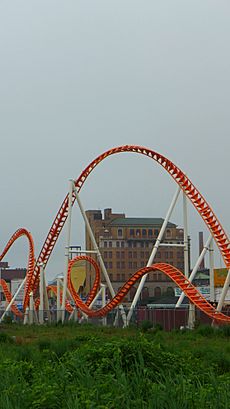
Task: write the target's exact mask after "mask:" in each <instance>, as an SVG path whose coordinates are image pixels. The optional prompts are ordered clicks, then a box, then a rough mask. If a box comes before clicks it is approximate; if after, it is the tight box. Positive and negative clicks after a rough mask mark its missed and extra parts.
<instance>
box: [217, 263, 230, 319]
mask: <svg viewBox="0 0 230 409" xmlns="http://www.w3.org/2000/svg"><path fill="white" fill-rule="evenodd" d="M229 286H230V270H228V274H227V277H226V280H225V283H224V286H223V290H222V292H221V295H220V300H219V302H218V305H217V311H221V310H222V307H223V304H224V300H225V297H226V295H227V292H228V290H229Z"/></svg>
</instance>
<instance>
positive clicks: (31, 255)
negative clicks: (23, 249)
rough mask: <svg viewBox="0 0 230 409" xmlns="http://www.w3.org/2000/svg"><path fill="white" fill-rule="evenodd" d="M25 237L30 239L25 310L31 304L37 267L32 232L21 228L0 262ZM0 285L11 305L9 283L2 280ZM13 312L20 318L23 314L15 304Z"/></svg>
mask: <svg viewBox="0 0 230 409" xmlns="http://www.w3.org/2000/svg"><path fill="white" fill-rule="evenodd" d="M22 236H25V237H26V238H27V239H28V243H29V256H28V265H27V274H26V284H25V290H24V304H23V308H24V310H25V309H26V307H27V306H28V304H29V293H30V292H31V291H32V288H31V279H32V277H33V272H34V266H35V257H34V241H33V238H32V235H31V234H30V232H28V231H27V230H26V229H24V228H21V229H18V230H17V231H16V232H15V233H14V234H13V235H12V236H11V238H10V240H9V241H8V243H7V244H6V246H5V248H4V250H3V252H2V254H1V255H0V261H1V260H2V259H3V258H4V257H5V255H6V254H7V253H8V251H9V250H10V248H11V247H12V245H13V244H14V242H15V241H16V240H18V239H19V238H20V237H22ZM0 285H1V286H2V289H3V292H4V294H5V297H6V300H7V302H8V303H10V301H11V299H12V295H11V293H10V291H9V289H8V286H7V283H6V282H5V280H3V279H1V280H0ZM11 310H12V311H13V312H14V313H15V314H16V315H18V316H20V317H21V316H22V313H21V312H20V311H19V309H18V308H17V306H16V305H15V304H13V305H12V307H11Z"/></svg>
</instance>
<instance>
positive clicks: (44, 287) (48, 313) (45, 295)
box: [42, 266, 51, 322]
mask: <svg viewBox="0 0 230 409" xmlns="http://www.w3.org/2000/svg"><path fill="white" fill-rule="evenodd" d="M42 269H43V294H44V307H45V311H46V313H47V318H48V321H49V322H51V314H50V307H49V300H48V293H47V284H46V277H45V273H44V266H42Z"/></svg>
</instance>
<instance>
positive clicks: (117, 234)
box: [85, 208, 184, 302]
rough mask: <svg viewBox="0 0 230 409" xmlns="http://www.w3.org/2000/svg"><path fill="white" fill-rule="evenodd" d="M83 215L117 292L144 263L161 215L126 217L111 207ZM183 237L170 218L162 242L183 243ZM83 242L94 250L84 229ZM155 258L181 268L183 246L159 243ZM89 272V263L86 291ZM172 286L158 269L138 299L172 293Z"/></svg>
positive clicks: (90, 276) (158, 227) (87, 284)
mask: <svg viewBox="0 0 230 409" xmlns="http://www.w3.org/2000/svg"><path fill="white" fill-rule="evenodd" d="M86 215H87V218H88V220H89V222H90V225H91V228H92V230H93V233H94V236H95V239H96V241H97V244H98V246H99V249H100V252H101V255H102V257H103V260H104V263H105V266H106V268H107V271H108V274H109V276H110V280H111V282H112V284H113V287H114V290H115V292H117V291H118V290H119V289H120V288H121V286H122V285H123V284H124V283H125V282H126V281H127V280H128V278H129V277H130V276H131V275H132V274H133V273H134V272H135V271H137V270H138V269H140V268H141V267H144V266H146V264H147V262H148V259H149V256H150V254H151V251H152V248H153V245H154V243H155V242H156V238H157V236H158V234H159V231H160V228H161V226H162V224H163V222H164V219H162V218H144V217H126V216H125V214H124V213H113V212H112V209H110V208H109V209H105V210H104V217H103V215H102V211H101V210H88V211H86ZM183 239H184V231H183V229H181V228H178V227H177V225H176V224H174V223H170V222H169V223H168V225H167V229H166V232H165V235H164V238H163V240H162V243H164V244H167V243H169V244H183ZM85 242H86V243H85V244H86V249H87V250H93V246H92V243H91V240H90V237H89V235H88V232H87V231H86V233H85ZM155 261H156V262H166V263H169V264H171V265H173V266H175V267H177V268H179V269H180V270H183V268H184V250H183V247H172V246H168V247H167V246H162V247H160V248H159V250H158V252H157V254H156V258H155ZM92 273H93V272H92V266H91V265H87V274H86V292H87V291H88V290H89V288H90V287H91V286H92V283H93V278H92V275H93V274H92ZM174 286H175V285H174V283H173V282H172V281H171V280H170V279H169V278H168V277H167V276H166V275H164V274H162V273H161V272H154V273H150V274H149V276H148V278H147V280H146V283H145V287H144V288H143V290H142V294H141V299H142V300H148V299H149V298H152V297H160V296H161V295H163V294H168V295H173V294H174ZM136 287H137V286H136ZM136 287H133V288H132V289H131V291H130V293H129V294H128V295H127V298H126V299H125V302H130V301H131V300H132V299H133V297H134V294H135V292H136Z"/></svg>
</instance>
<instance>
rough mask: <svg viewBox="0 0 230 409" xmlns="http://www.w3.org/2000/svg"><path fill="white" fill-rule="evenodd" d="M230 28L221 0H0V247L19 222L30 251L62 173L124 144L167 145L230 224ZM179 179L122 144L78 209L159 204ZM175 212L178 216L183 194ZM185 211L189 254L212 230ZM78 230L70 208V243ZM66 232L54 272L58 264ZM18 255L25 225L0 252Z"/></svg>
mask: <svg viewBox="0 0 230 409" xmlns="http://www.w3.org/2000/svg"><path fill="white" fill-rule="evenodd" d="M229 39H230V2H229V0H226V1H223V0H219V1H216V0H215V1H214V0H202V1H200V0H190V1H189V0H180V1H179V0H173V1H172V0H168V1H167V0H163V1H160V0H158V1H153V0H139V1H136V0H116V1H111V0H101V1H99V0H91V1H87V0H84V1H83V0H82V1H79V0H72V1H70V0H68V1H63V0H62V1H59V0H39V1H38V0H37V1H33V0H21V1H13V0H11V1H7V0H0V142H1V145H0V146H1V157H0V178H1V204H0V206H1V215H0V233H1V234H0V247H1V249H3V247H4V245H5V244H6V242H7V240H8V239H9V237H10V236H11V234H12V233H13V232H14V231H15V230H16V229H17V228H18V227H26V228H27V229H29V230H30V231H31V232H32V234H33V237H34V240H35V245H36V255H38V253H39V251H40V249H41V246H42V244H43V241H44V239H45V237H46V235H47V233H48V230H49V228H50V225H51V224H52V222H53V219H54V217H55V214H56V212H57V211H58V209H59V206H60V205H61V202H62V200H63V199H64V197H65V195H66V193H67V190H68V180H69V178H74V179H76V178H77V177H78V175H79V174H80V173H81V171H82V170H83V169H84V168H85V167H86V166H87V165H88V163H89V162H90V161H91V160H93V159H94V158H95V157H96V156H97V155H99V154H100V153H102V152H103V151H105V150H107V149H109V148H111V147H114V146H117V145H123V144H139V145H145V146H147V147H149V148H151V149H153V150H156V151H158V152H160V153H162V154H164V155H165V156H167V157H169V159H171V160H172V161H173V162H175V163H176V164H177V165H178V166H179V167H181V169H182V170H184V171H185V172H186V174H187V175H188V176H189V177H190V179H191V180H192V181H193V183H194V184H195V185H196V186H197V187H198V188H199V189H200V191H201V193H202V194H203V195H204V196H205V198H206V200H207V201H208V202H209V203H210V204H211V206H212V207H213V209H214V211H215V212H216V214H217V216H218V218H219V219H220V221H221V222H222V224H223V226H224V228H225V230H226V231H227V232H229V230H230V220H229V201H230V200H229V199H230V189H229V173H230V172H229V171H230V161H229V151H230V149H229V148H230V139H229V136H230V115H229V106H230V81H229V76H230V74H229V73H230V53H229ZM175 189H176V185H175V183H174V182H173V181H172V180H170V177H169V176H168V175H166V174H165V172H164V171H163V170H162V169H160V167H159V165H157V164H156V163H154V162H153V161H152V160H150V159H148V158H144V157H138V156H137V155H134V154H121V155H117V156H116V157H113V158H109V159H107V160H106V161H104V162H103V163H102V164H101V165H100V166H99V167H98V168H97V169H96V170H95V171H94V173H93V174H92V175H91V176H90V178H89V179H88V180H87V183H86V184H85V186H84V188H83V190H82V194H81V197H82V200H83V203H84V206H85V208H86V209H89V208H90V209H93V208H95V209H104V208H106V207H112V208H113V210H114V211H116V212H125V213H126V215H127V216H132V217H135V216H143V217H164V216H165V213H166V211H167V208H168V206H169V204H170V200H171V198H172V196H173V194H174V191H175ZM171 221H173V222H175V223H177V224H178V225H181V224H182V212H181V205H179V206H178V208H177V209H176V211H175V213H174V215H173V216H172V218H171ZM189 223H190V232H191V235H192V239H193V257H195V256H196V254H197V249H198V244H197V243H196V238H197V236H198V231H199V230H200V229H203V230H204V231H205V237H206V236H207V231H206V230H205V228H204V225H203V223H202V221H201V220H200V218H199V217H198V216H197V215H196V213H195V212H194V211H193V210H192V209H190V221H189ZM83 237H84V229H83V224H82V222H81V219H80V215H79V212H78V210H77V208H76V209H75V210H74V223H73V238H72V244H81V245H83ZM64 239H65V232H64V231H63V234H62V237H61V238H60V240H59V242H58V245H57V247H56V249H55V251H54V253H53V255H52V257H51V260H50V262H49V265H48V268H47V272H48V275H49V277H51V276H54V275H56V274H57V273H59V272H61V271H63V266H64V250H63V248H64ZM26 257H27V244H26V243H25V240H23V239H20V243H17V244H16V245H15V247H14V249H12V251H11V252H10V253H9V255H8V256H7V257H6V260H9V262H10V264H11V265H12V266H13V265H14V266H23V265H25V264H26ZM218 263H219V260H218V257H217V258H216V264H218Z"/></svg>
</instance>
